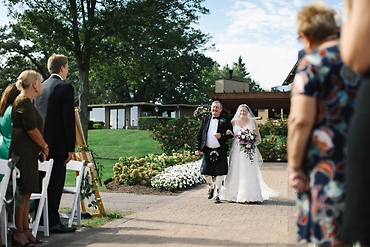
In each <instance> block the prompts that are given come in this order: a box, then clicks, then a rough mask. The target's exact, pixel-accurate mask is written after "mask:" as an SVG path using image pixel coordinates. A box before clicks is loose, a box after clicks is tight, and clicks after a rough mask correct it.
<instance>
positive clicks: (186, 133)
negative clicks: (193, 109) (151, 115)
mask: <svg viewBox="0 0 370 247" xmlns="http://www.w3.org/2000/svg"><path fill="white" fill-rule="evenodd" d="M198 129H199V121H198V120H195V119H191V118H189V117H184V118H172V119H171V120H169V121H166V122H161V123H158V124H157V126H155V127H154V128H153V129H152V130H151V131H150V132H151V133H150V136H151V137H152V138H153V139H154V140H156V141H158V142H159V143H160V147H161V148H162V150H163V151H164V152H165V153H166V154H168V155H170V154H172V152H173V151H175V152H177V151H181V150H193V149H194V142H195V134H196V132H197V131H198Z"/></svg>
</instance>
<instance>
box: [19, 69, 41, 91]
mask: <svg viewBox="0 0 370 247" xmlns="http://www.w3.org/2000/svg"><path fill="white" fill-rule="evenodd" d="M34 81H40V82H41V81H42V76H41V74H40V73H38V72H36V71H34V70H25V71H23V72H22V73H21V74H20V75H19V76H18V78H17V82H16V83H15V86H16V87H17V89H18V90H19V91H22V90H24V89H27V88H29V87H30V86H31V84H32V82H34Z"/></svg>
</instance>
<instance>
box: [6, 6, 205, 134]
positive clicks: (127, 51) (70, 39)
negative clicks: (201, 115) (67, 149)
mask: <svg viewBox="0 0 370 247" xmlns="http://www.w3.org/2000/svg"><path fill="white" fill-rule="evenodd" d="M203 1H204V0H161V1H157V0H131V1H129V0H104V1H101V2H100V1H96V0H80V1H77V0H64V1H57V0H11V1H7V2H5V4H6V5H7V7H8V9H9V13H10V14H11V16H12V17H13V18H14V19H15V20H17V21H18V23H21V25H14V26H13V27H14V28H15V27H18V28H20V27H23V34H24V37H20V39H19V40H18V41H19V42H18V44H19V45H20V46H21V47H19V48H20V49H19V50H17V51H15V52H19V53H18V54H21V56H22V57H23V58H28V59H29V60H30V62H31V63H32V64H33V65H34V66H37V65H40V64H45V63H43V62H42V61H45V59H47V57H49V56H50V55H51V54H52V53H62V54H65V55H67V56H68V57H73V58H74V60H75V62H76V67H77V72H78V78H79V93H78V99H79V107H80V110H81V112H80V115H81V121H82V127H83V131H84V133H85V137H86V138H87V129H88V120H89V119H88V116H89V111H88V103H89V96H90V95H89V93H90V80H89V77H90V71H91V65H92V64H97V63H98V61H99V60H100V59H102V58H111V59H112V60H115V59H118V60H120V61H122V62H123V65H121V66H123V67H124V71H122V75H123V78H124V79H123V80H122V81H123V82H124V83H126V84H127V85H126V86H124V87H122V88H121V89H122V90H123V92H124V93H125V94H126V95H129V96H133V97H134V98H135V97H136V98H137V97H139V96H140V95H141V94H142V93H146V91H143V90H144V89H147V88H148V85H149V86H156V83H158V81H155V80H154V79H155V78H156V77H157V78H158V75H159V73H158V69H160V68H161V66H158V65H157V66H153V64H154V63H155V62H157V61H158V57H162V58H163V61H166V59H167V58H168V57H173V56H176V55H177V56H178V57H180V56H181V55H183V54H186V55H190V54H192V53H194V52H196V51H197V50H198V49H199V47H200V46H202V45H204V44H205V43H206V42H207V41H208V36H207V35H204V34H202V33H200V32H199V31H197V30H195V29H194V28H192V26H191V24H192V23H195V22H196V21H197V20H198V18H199V16H198V15H199V14H207V13H208V10H207V9H206V8H204V7H202V6H201V3H202V2H203ZM22 6H23V7H24V8H22ZM22 9H23V11H20V10H22ZM12 31H13V32H15V30H14V29H13V30H12ZM3 33H4V32H3ZM194 35H195V36H196V39H194V40H192V42H189V41H190V38H194ZM21 40H26V41H27V42H29V43H27V44H26V45H25V46H22V42H21ZM170 41H171V42H170ZM188 42H189V43H188ZM23 44H24V43H23ZM28 44H29V45H28ZM27 46H28V47H27ZM26 48H32V51H28V52H27V54H26V53H22V51H23V50H26ZM174 48H176V49H174ZM27 55H32V56H28V57H27ZM33 60H38V62H37V61H33ZM102 60H104V59H102ZM138 65H139V66H142V67H138ZM117 66H118V65H117ZM143 68H145V70H143ZM39 71H44V69H40V70H39ZM134 72H135V73H134ZM163 72H165V70H162V73H163ZM148 75H150V76H148ZM152 75H154V76H152ZM157 78H156V79H157ZM94 83H96V82H94ZM143 84H147V85H146V86H143ZM147 97H150V96H149V95H147Z"/></svg>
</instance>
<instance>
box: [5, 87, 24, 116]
mask: <svg viewBox="0 0 370 247" xmlns="http://www.w3.org/2000/svg"><path fill="white" fill-rule="evenodd" d="M19 93H20V91H19V90H18V89H17V87H16V86H15V84H10V85H8V86H7V87H6V88H5V90H4V92H3V95H2V96H1V100H0V116H3V115H4V113H5V111H6V109H7V108H8V106H10V105H12V104H13V103H14V100H15V98H17V96H18V95H19Z"/></svg>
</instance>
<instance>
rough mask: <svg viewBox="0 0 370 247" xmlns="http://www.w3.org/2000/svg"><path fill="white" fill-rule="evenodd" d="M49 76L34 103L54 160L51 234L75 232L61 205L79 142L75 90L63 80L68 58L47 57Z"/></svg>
mask: <svg viewBox="0 0 370 247" xmlns="http://www.w3.org/2000/svg"><path fill="white" fill-rule="evenodd" d="M47 68H48V70H49V73H50V74H51V75H50V77H49V78H48V79H47V80H45V81H44V83H43V84H42V94H41V96H39V97H38V98H36V99H35V106H36V108H37V110H38V111H39V112H40V114H41V115H42V117H43V118H44V121H45V127H44V134H43V135H44V139H45V141H46V143H47V144H48V145H49V150H50V151H49V158H53V159H54V165H53V169H52V172H51V177H50V182H49V187H48V211H49V226H50V232H51V233H63V232H73V231H75V230H76V228H75V227H65V226H64V225H62V224H61V223H60V216H59V212H58V210H59V204H60V199H61V197H62V192H63V187H64V180H65V177H66V164H67V163H68V161H70V160H71V158H72V153H73V152H74V149H75V144H76V129H75V116H74V89H73V87H72V85H71V84H68V83H66V82H65V81H64V80H65V79H66V78H67V74H68V58H67V57H66V56H64V55H59V54H54V55H52V56H51V57H50V58H49V59H48V63H47Z"/></svg>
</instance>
